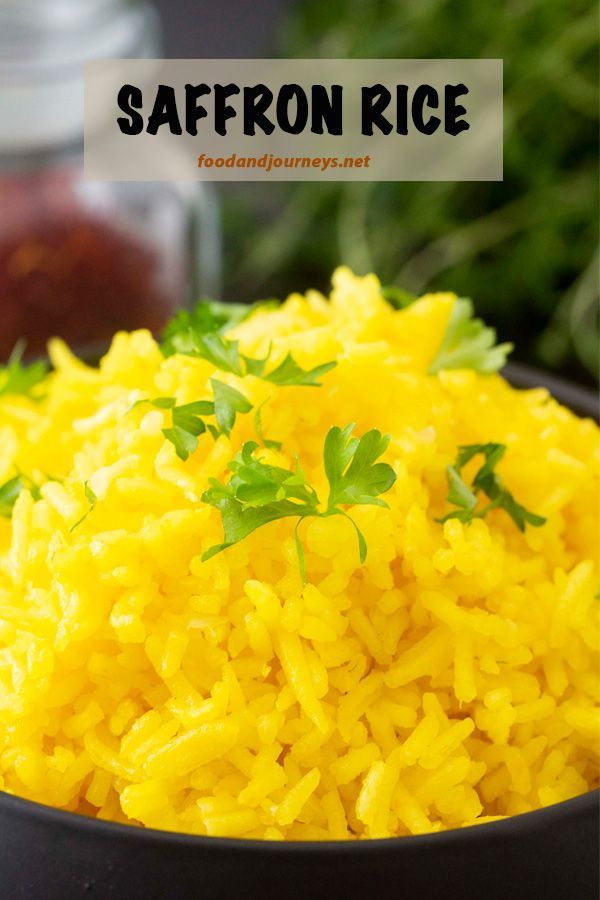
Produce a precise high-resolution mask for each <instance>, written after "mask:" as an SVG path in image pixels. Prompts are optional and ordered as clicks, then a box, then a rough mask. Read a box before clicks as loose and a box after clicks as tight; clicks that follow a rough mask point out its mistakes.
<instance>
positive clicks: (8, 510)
mask: <svg viewBox="0 0 600 900" xmlns="http://www.w3.org/2000/svg"><path fill="white" fill-rule="evenodd" d="M24 486H25V485H24V482H23V478H22V476H21V475H15V477H14V478H11V479H9V481H6V482H5V483H4V484H3V485H1V486H0V516H2V517H3V518H5V519H10V518H11V516H12V512H13V509H14V506H15V503H16V502H17V499H18V497H19V494H20V493H21V491H22V490H23V488H24Z"/></svg>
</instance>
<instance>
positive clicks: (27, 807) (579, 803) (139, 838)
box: [0, 362, 600, 856]
mask: <svg viewBox="0 0 600 900" xmlns="http://www.w3.org/2000/svg"><path fill="white" fill-rule="evenodd" d="M501 374H502V375H503V376H504V377H505V378H506V379H507V380H508V381H509V382H510V383H512V384H513V385H514V387H516V388H521V389H526V390H528V389H532V388H537V387H540V388H545V389H546V390H548V391H549V392H550V393H551V395H552V396H553V397H554V398H555V399H556V400H558V401H559V403H562V404H563V405H565V406H568V407H569V408H570V409H571V410H572V411H573V412H575V413H577V414H578V415H580V416H588V417H590V418H593V419H595V420H596V421H597V420H598V417H599V398H598V395H597V393H596V392H595V391H592V390H590V389H588V388H584V387H582V386H580V385H576V384H573V383H571V382H569V381H567V380H565V379H563V378H560V377H557V376H553V375H549V374H547V373H545V372H543V371H540V370H539V369H535V368H533V367H531V366H526V365H522V364H521V363H512V362H511V363H508V365H507V366H506V367H505V368H504V369H503V370H502V373H501ZM3 808H4V809H7V810H8V811H9V813H11V812H12V813H14V814H16V815H18V816H19V817H21V818H27V819H36V820H38V821H40V822H41V823H46V824H48V825H58V826H63V827H66V828H68V829H71V828H74V829H77V830H79V831H81V830H83V831H86V832H91V833H93V834H95V835H96V836H98V837H104V838H111V837H112V838H123V839H126V840H130V841H132V842H134V843H151V844H154V845H156V846H159V845H160V846H162V847H166V846H179V847H184V848H185V847H187V848H190V849H194V848H195V849H200V848H204V849H207V850H208V849H212V850H214V849H217V848H227V849H230V850H246V851H250V852H253V853H259V852H261V853H264V852H265V851H268V852H269V853H273V854H275V855H278V856H279V855H282V854H283V855H285V853H287V852H288V851H289V852H293V853H294V854H298V853H301V854H305V855H314V854H317V855H320V854H321V853H322V852H326V853H329V854H330V853H331V852H333V851H335V852H340V853H342V854H343V855H347V854H349V853H352V854H354V853H356V852H357V851H358V852H359V853H361V854H365V853H370V852H373V853H375V852H380V851H381V850H383V849H385V850H394V852H398V850H399V849H401V848H402V847H403V846H407V845H409V846H410V847H411V848H414V849H416V848H423V849H426V848H428V847H429V846H430V845H431V844H434V845H435V846H440V844H450V845H452V844H457V843H463V842H464V841H465V840H468V841H469V842H471V843H477V842H480V841H483V840H488V839H493V840H496V839H497V838H498V837H509V836H510V837H515V836H516V837H518V836H519V835H520V834H524V833H527V832H528V831H530V829H535V828H536V827H538V826H542V827H544V826H548V825H549V824H550V823H552V822H559V821H560V820H561V819H563V818H565V817H567V818H569V817H571V816H572V815H576V814H583V815H585V814H586V813H590V812H592V811H593V809H594V808H596V809H597V817H598V815H600V788H597V789H595V790H591V791H587V792H586V793H584V794H580V795H579V796H577V797H572V798H570V799H569V800H563V801H561V802H559V803H553V804H551V805H549V806H544V807H541V808H539V809H534V810H531V811H530V812H526V813H520V814H517V815H512V816H506V817H504V818H502V819H497V820H495V821H492V822H485V823H482V824H475V825H469V826H462V827H457V828H448V829H445V830H444V831H438V832H428V833H426V834H411V835H405V836H404V837H389V838H365V839H363V840H352V839H346V840H324V841H268V840H264V839H259V838H230V837H209V836H205V835H197V834H191V833H185V832H178V831H165V830H161V829H158V828H144V827H140V826H139V825H135V824H133V823H132V824H131V825H129V824H126V823H121V822H113V821H110V820H106V819H97V818H93V817H91V816H85V815H83V814H81V813H76V812H71V811H69V810H65V809H59V808H58V807H54V806H48V805H46V804H44V803H38V802H37V801H35V800H27V799H25V798H23V797H18V796H17V795H15V794H9V793H7V792H6V791H3V790H1V789H0V811H2V809H3Z"/></svg>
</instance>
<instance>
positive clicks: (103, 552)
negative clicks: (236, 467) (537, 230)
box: [0, 269, 600, 840]
mask: <svg viewBox="0 0 600 900" xmlns="http://www.w3.org/2000/svg"><path fill="white" fill-rule="evenodd" d="M333 285H334V286H333V291H332V294H331V297H330V298H329V299H328V300H327V299H325V298H324V297H323V296H321V295H319V294H317V293H315V292H310V293H309V294H307V296H306V297H302V296H299V295H293V296H292V297H290V298H289V299H288V300H287V302H286V303H285V304H283V306H282V307H280V308H279V309H276V310H273V309H269V310H264V311H262V310H259V311H257V312H256V313H255V314H253V315H252V316H251V317H250V318H249V319H248V320H246V321H245V322H244V323H242V324H241V325H238V327H237V328H236V329H235V331H234V332H233V333H232V334H235V336H236V337H237V338H239V340H240V342H241V349H242V350H243V351H244V352H246V353H248V354H250V355H253V356H264V355H265V353H266V352H267V351H268V347H269V344H270V342H273V357H274V358H281V357H283V356H284V355H285V353H287V351H288V350H291V351H293V354H294V357H295V358H296V359H297V360H298V362H299V363H300V364H301V365H303V366H304V367H312V366H315V365H318V364H320V363H324V362H327V361H329V360H331V359H337V360H338V366H337V368H335V369H334V370H333V371H331V372H329V373H328V374H327V375H326V376H324V378H323V386H322V387H321V388H306V387H291V388H290V387H285V388H281V387H276V386H275V385H273V384H268V383H267V382H265V381H262V380H259V379H257V378H255V377H253V376H246V377H244V378H236V377H235V376H233V375H228V374H223V373H219V378H220V379H221V380H223V381H226V382H228V383H230V384H232V385H235V386H237V387H238V388H241V389H242V390H243V391H244V393H245V394H246V395H247V396H248V397H249V398H250V400H251V401H252V403H253V404H254V405H255V407H256V406H258V405H260V404H261V403H263V402H264V401H265V400H267V403H266V405H265V406H264V408H263V412H262V418H263V430H264V432H265V434H267V435H269V436H271V437H274V438H276V439H277V440H278V441H282V442H283V450H282V451H281V452H277V451H275V450H272V449H271V450H265V451H264V458H265V459H269V460H270V461H272V462H273V463H274V464H280V465H285V466H290V465H293V454H294V452H295V451H297V452H298V454H299V457H300V459H301V461H302V465H303V467H304V469H305V471H306V472H307V475H308V476H309V480H310V481H311V483H313V484H314V485H315V486H316V487H317V489H318V490H319V494H320V496H321V497H324V496H326V493H327V492H326V488H325V484H324V475H323V460H322V446H323V439H324V436H325V434H326V432H327V430H328V429H329V428H330V427H331V426H332V425H334V424H338V425H340V426H344V425H346V424H347V423H349V422H355V423H356V425H357V429H356V431H357V433H358V434H362V433H364V432H365V431H366V430H368V429H369V428H372V427H377V428H379V429H381V430H382V431H383V432H387V433H389V434H390V435H391V443H390V445H389V448H388V450H387V451H386V454H385V456H384V460H385V461H386V462H388V463H390V464H391V465H392V466H393V467H394V469H395V472H396V474H397V481H396V483H395V485H394V486H393V488H392V489H391V490H390V491H389V493H388V494H386V496H385V500H386V501H387V502H388V504H389V509H379V508H375V507H358V508H356V509H354V510H353V511H352V514H353V516H354V518H355V519H356V521H357V522H358V524H359V525H360V527H361V529H362V531H363V532H364V534H365V536H366V539H367V544H368V558H367V561H366V563H365V565H363V566H361V565H360V562H359V560H358V558H357V548H356V539H355V535H354V532H353V530H352V526H351V525H350V523H348V522H347V521H345V520H344V519H342V518H330V519H313V520H307V521H306V522H305V523H303V525H302V529H301V531H302V539H303V542H304V546H305V551H306V569H307V577H308V583H307V585H306V586H304V587H303V585H302V583H301V580H300V577H299V569H298V561H297V558H296V552H295V546H294V538H293V529H294V522H293V520H283V521H279V522H274V523H272V524H270V525H268V526H265V527H263V528H261V529H259V530H258V531H256V532H255V533H254V534H252V535H251V536H250V537H248V538H247V539H245V540H244V541H242V542H241V543H240V544H238V545H236V546H235V547H233V548H232V549H230V550H228V551H226V552H224V553H221V554H219V555H217V556H215V557H214V558H212V559H210V560H209V561H207V562H202V561H201V556H202V553H203V552H204V551H205V550H206V549H207V548H209V547H210V546H212V545H213V544H216V543H219V542H220V541H221V540H222V528H221V520H220V516H219V513H218V511H217V510H216V509H214V508H213V507H211V506H208V505H207V504H205V503H203V502H201V499H200V498H201V495H202V493H203V491H204V490H205V489H206V488H207V486H208V479H209V477H211V476H212V477H216V478H219V479H220V480H224V479H225V477H226V471H227V469H226V466H227V463H228V461H229V460H230V459H231V458H232V456H233V455H234V454H235V453H236V452H237V451H238V450H239V449H240V448H241V446H242V443H243V442H244V441H247V440H251V439H254V438H255V431H254V424H253V417H252V415H245V416H238V419H237V422H236V425H235V428H234V430H233V432H232V435H231V439H228V438H227V437H225V436H221V437H220V438H219V439H218V440H217V441H216V442H215V441H213V439H212V438H210V437H209V436H208V435H205V436H203V437H202V438H201V439H200V444H199V447H198V450H197V451H196V452H195V453H194V454H193V455H192V456H191V457H190V458H189V459H188V460H187V462H182V461H181V460H180V459H178V457H177V456H176V454H175V450H174V448H173V446H172V445H171V444H170V443H169V442H168V441H166V440H165V438H164V437H163V435H162V428H164V427H165V426H166V425H168V424H169V422H168V413H167V412H166V411H163V410H159V409H151V408H150V407H138V408H136V410H135V411H131V406H132V404H133V403H134V402H135V401H136V400H138V399H140V398H142V397H155V396H176V397H177V399H178V401H179V402H180V403H186V402H191V401H193V400H197V399H201V398H204V397H209V396H210V384H209V379H210V378H211V376H213V375H214V374H215V369H214V367H213V366H212V365H211V364H210V363H208V362H207V361H205V360H202V359H191V358H187V357H183V356H179V355H176V356H173V357H171V358H169V359H164V358H163V356H162V355H161V352H160V350H159V347H158V346H157V344H156V343H155V341H154V340H153V338H152V337H151V335H150V334H149V333H147V332H145V331H138V332H135V333H133V334H118V335H117V336H116V337H115V339H114V342H113V344H112V348H111V350H110V352H109V353H108V355H107V356H106V357H105V358H104V360H103V361H102V364H101V366H100V369H99V370H95V369H92V368H88V367H86V366H85V365H83V364H82V363H81V362H79V361H77V360H76V359H75V358H74V357H73V356H72V355H71V354H70V353H69V351H68V350H67V349H66V347H65V346H64V345H62V344H60V343H58V342H55V343H54V344H53V345H52V347H51V356H52V361H53V364H54V366H55V372H54V373H53V374H51V375H50V376H49V377H48V379H47V382H46V384H45V396H44V398H43V399H42V400H40V401H38V402H33V401H31V400H29V399H27V398H25V397H18V396H7V397H5V398H3V399H2V400H0V483H3V482H4V481H6V480H7V479H8V478H10V477H11V476H12V475H14V474H15V470H16V468H18V470H20V471H22V472H24V473H27V474H28V475H31V476H32V477H33V478H34V480H36V481H39V482H45V483H44V484H43V487H42V488H41V499H40V498H39V497H38V498H37V499H34V497H32V495H31V493H30V491H28V490H24V491H23V492H22V493H21V495H20V497H19V499H18V501H17V503H16V506H15V509H14V512H13V517H12V520H10V519H0V788H2V789H3V790H5V791H8V792H11V793H14V794H17V795H19V796H21V797H26V798H30V799H33V800H37V801H40V802H42V803H45V804H50V805H52V806H56V807H61V808H64V809H68V810H75V811H78V812H81V813H84V814H86V815H89V816H96V817H98V818H101V819H113V820H116V821H120V822H129V823H134V824H139V825H144V826H150V827H154V828H162V829H169V830H175V831H182V832H190V833H194V834H201V835H216V836H234V835H235V836H244V837H248V838H266V839H271V840H282V839H285V840H287V839H301V840H305V839H307V840H321V839H331V838H334V839H350V838H372V837H383V836H390V835H407V834H418V833H422V832H431V831H439V830H442V829H447V828H453V827H457V826H465V825H472V824H475V823H479V822H486V821H489V820H490V819H493V818H496V817H501V816H510V815H514V814H518V813H523V812H525V811H528V810H532V809H535V808H537V807H540V806H544V805H547V804H551V803H554V802H557V801H560V800H564V799H566V798H569V797H573V796H574V795H577V794H581V793H583V792H585V791H587V790H588V789H590V788H592V787H593V786H595V785H596V784H597V781H598V758H597V749H598V728H599V720H598V708H597V705H596V701H597V699H598V693H599V674H598V668H597V665H596V663H597V652H598V646H599V630H598V609H599V607H600V604H599V603H598V600H597V599H595V593H596V591H597V588H598V567H597V562H595V561H594V559H595V554H596V551H597V540H598V489H597V482H598V474H599V470H600V441H599V431H598V428H597V427H596V425H595V424H594V423H593V422H592V421H589V420H585V421H584V420H580V419H578V418H577V417H576V416H574V415H573V414H571V413H570V412H569V411H568V410H566V409H564V408H563V407H561V406H560V405H558V404H557V403H556V402H555V401H554V400H553V399H551V398H550V397H549V395H548V393H547V392H546V390H543V389H536V390H530V391H517V390H514V389H513V388H511V387H510V386H509V385H508V384H507V383H506V381H505V380H503V378H501V377H500V376H497V375H493V376H480V375H477V374H476V373H475V372H473V371H466V370H464V371H463V370H461V371H446V372H441V373H440V374H439V375H435V376H431V375H427V374H426V370H427V368H428V364H429V362H430V361H431V359H432V358H433V357H434V356H435V353H436V350H437V348H438V347H439V345H440V342H441V340H442V336H443V334H444V330H445V326H446V323H447V320H448V316H449V313H450V310H451V309H452V305H453V303H454V302H455V298H454V296H453V295H451V294H436V295H429V296H426V297H424V298H422V299H420V300H419V301H417V302H416V303H414V304H413V305H412V306H410V307H409V308H408V309H406V310H404V311H399V312H396V311H393V310H392V309H391V307H390V306H389V305H388V304H387V303H386V302H385V301H384V300H383V299H382V298H381V294H380V285H379V282H378V281H377V279H376V278H375V277H374V276H372V275H370V276H368V277H366V278H357V277H355V276H354V275H352V273H350V272H349V271H348V270H347V269H340V270H338V271H337V272H336V274H335V276H334V283H333ZM487 441H498V442H501V443H504V444H506V445H507V448H508V449H507V453H506V456H505V458H504V460H503V461H502V463H501V467H500V473H501V475H502V478H503V479H504V481H505V482H506V484H507V485H508V487H509V488H510V490H511V491H512V492H513V493H514V495H515V496H516V497H517V499H518V500H519V501H520V502H521V503H523V504H524V505H525V506H527V508H529V509H531V510H534V511H535V512H536V513H540V514H542V515H544V516H546V517H547V523H546V524H545V525H544V526H543V527H540V528H533V527H528V528H527V529H526V531H525V532H524V533H520V532H519V530H518V529H517V527H516V526H515V523H514V522H513V521H512V519H511V518H510V517H509V516H508V515H507V514H506V513H505V512H503V511H500V510H495V511H493V512H492V513H490V514H489V515H488V516H487V517H486V518H485V519H480V520H476V521H474V522H473V523H472V524H470V525H465V524H462V523H461V522H460V521H457V520H451V521H448V522H446V523H445V524H444V525H440V524H438V523H436V521H435V517H436V516H437V517H439V516H441V515H443V514H444V513H445V512H447V511H448V505H447V502H446V495H447V483H446V466H447V465H448V463H450V462H453V460H454V458H455V455H456V450H457V446H458V445H460V444H471V443H476V442H487ZM49 475H51V476H52V477H53V478H56V479H59V480H47V478H48V476H49ZM86 482H88V483H89V486H90V487H91V488H92V490H93V492H94V494H95V495H96V496H97V498H98V500H97V504H96V506H95V508H94V510H93V511H92V513H91V514H89V515H88V516H87V518H86V519H85V521H83V522H82V524H81V525H80V526H79V527H78V528H76V529H74V530H71V527H72V525H73V524H74V523H75V522H76V521H77V520H78V519H79V518H80V517H81V516H83V515H84V513H85V512H86V511H87V510H88V500H87V499H86V496H85V494H84V484H85V483H86Z"/></svg>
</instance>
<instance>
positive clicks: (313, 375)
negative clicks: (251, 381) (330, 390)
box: [262, 353, 337, 387]
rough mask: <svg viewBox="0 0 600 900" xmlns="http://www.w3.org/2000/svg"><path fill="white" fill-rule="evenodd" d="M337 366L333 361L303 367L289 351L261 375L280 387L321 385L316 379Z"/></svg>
mask: <svg viewBox="0 0 600 900" xmlns="http://www.w3.org/2000/svg"><path fill="white" fill-rule="evenodd" d="M336 366H337V363H336V362H335V361H332V362H327V363H324V364H323V365H322V366H315V368H314V369H308V370H307V369H303V368H302V367H301V366H299V365H298V363H297V362H296V360H295V359H294V357H293V356H292V354H291V353H288V355H287V356H286V357H285V359H284V360H283V361H282V362H280V363H279V365H278V366H277V367H276V368H275V369H273V371H272V372H269V373H268V374H266V375H263V376H262V377H263V378H264V380H265V381H270V382H271V383H272V384H278V385H280V386H281V387H284V386H285V387H290V386H292V385H304V386H305V387H321V384H320V382H319V381H318V380H317V379H319V378H321V376H322V375H325V374H326V373H327V372H330V371H331V370H332V369H334V368H335V367H336Z"/></svg>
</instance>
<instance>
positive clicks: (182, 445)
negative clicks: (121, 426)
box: [134, 397, 215, 462]
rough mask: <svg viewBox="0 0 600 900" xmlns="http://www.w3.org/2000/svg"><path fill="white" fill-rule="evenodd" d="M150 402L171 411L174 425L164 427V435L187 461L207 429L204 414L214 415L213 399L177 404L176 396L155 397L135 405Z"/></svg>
mask: <svg viewBox="0 0 600 900" xmlns="http://www.w3.org/2000/svg"><path fill="white" fill-rule="evenodd" d="M142 403H149V404H150V405H151V406H155V407H156V408H157V409H164V410H170V411H171V421H172V426H171V427H170V428H163V435H164V436H165V437H166V439H167V440H168V441H170V442H171V443H172V444H173V446H174V447H175V451H176V453H177V456H178V457H179V458H180V459H181V460H183V461H184V462H185V460H186V459H188V458H189V457H190V456H191V454H192V453H194V452H195V450H196V449H197V447H198V437H199V435H201V434H204V432H205V431H206V429H207V426H206V423H205V422H204V420H203V419H202V418H201V417H202V416H214V414H215V404H214V403H213V402H212V401H211V400H195V401H194V402H193V403H184V404H182V405H181V406H177V401H176V399H175V397H154V399H152V400H138V401H137V403H135V404H134V406H139V405H140V404H142Z"/></svg>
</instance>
